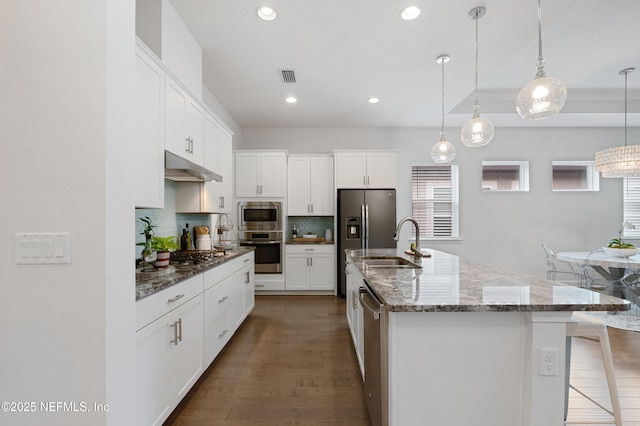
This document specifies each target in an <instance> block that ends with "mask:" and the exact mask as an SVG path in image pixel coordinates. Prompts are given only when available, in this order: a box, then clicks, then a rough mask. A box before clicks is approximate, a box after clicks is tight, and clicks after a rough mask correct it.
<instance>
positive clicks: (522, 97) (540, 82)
mask: <svg viewBox="0 0 640 426" xmlns="http://www.w3.org/2000/svg"><path fill="white" fill-rule="evenodd" d="M537 66H538V72H537V73H536V77H535V78H534V79H533V80H531V81H530V82H529V83H527V85H526V86H524V87H523V88H522V90H520V93H518V98H517V99H516V111H518V114H520V117H522V118H526V119H527V120H540V119H543V118H547V117H549V116H552V115H553V114H556V113H558V112H560V110H561V109H562V107H563V106H564V103H565V102H566V101H567V86H565V85H564V83H563V82H562V81H560V80H558V79H557V78H554V77H547V76H546V74H545V73H544V59H543V58H542V9H541V7H540V0H538V63H537Z"/></svg>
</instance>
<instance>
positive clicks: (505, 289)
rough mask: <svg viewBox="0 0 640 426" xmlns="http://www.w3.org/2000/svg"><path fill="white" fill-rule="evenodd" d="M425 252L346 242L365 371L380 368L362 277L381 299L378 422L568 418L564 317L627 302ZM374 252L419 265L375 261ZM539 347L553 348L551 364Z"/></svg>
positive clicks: (551, 423)
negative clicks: (371, 348) (372, 351)
mask: <svg viewBox="0 0 640 426" xmlns="http://www.w3.org/2000/svg"><path fill="white" fill-rule="evenodd" d="M426 252H427V253H428V254H429V255H430V257H423V258H418V259H416V258H414V257H413V256H408V255H406V254H405V253H404V252H403V251H402V250H396V249H378V250H347V259H348V262H347V317H348V320H349V324H350V328H351V332H352V336H353V339H354V346H355V348H356V352H357V355H358V360H359V361H360V363H361V370H362V371H363V374H364V372H366V371H369V369H370V368H371V367H372V366H371V365H369V366H367V359H369V357H368V356H365V352H366V351H365V347H364V346H365V344H364V341H365V340H366V339H365V333H367V330H363V323H365V322H366V316H365V320H363V312H362V311H363V310H364V308H363V307H362V305H361V304H360V303H358V301H357V299H356V298H359V292H358V287H361V286H363V285H364V284H363V281H365V282H366V284H368V287H369V288H370V289H371V291H372V292H373V293H374V295H375V296H376V298H377V299H378V300H379V301H380V302H381V304H382V306H381V308H380V332H379V334H380V342H381V346H380V347H381V350H380V360H379V361H376V362H379V363H380V364H381V366H380V368H381V372H382V373H381V375H380V382H381V388H382V392H381V396H380V399H381V402H380V404H379V405H380V406H381V407H382V412H381V414H380V417H381V421H380V424H383V425H386V424H389V425H395V426H398V425H401V426H410V425H431V424H433V425H439V426H443V425H445V426H446V425H452V426H453V425H474V426H514V425H520V426H556V425H557V426H560V425H562V424H564V421H563V419H564V409H565V405H564V404H565V382H566V379H565V371H566V368H565V354H566V343H567V338H566V323H567V322H570V321H571V318H572V314H573V312H575V311H624V310H628V309H629V304H628V302H627V301H624V300H621V299H618V298H615V297H611V296H607V295H603V294H599V293H595V292H592V291H589V290H585V289H581V288H577V287H572V286H566V285H562V284H560V283H557V282H552V281H547V280H545V279H541V278H537V277H533V276H529V275H524V274H518V273H515V272H512V271H509V270H506V269H504V268H499V267H495V266H490V265H485V264H480V263H476V262H470V261H464V260H462V259H460V258H458V257H457V256H454V255H450V254H447V253H442V252H439V251H435V250H426ZM376 257H378V258H389V257H396V258H400V259H404V263H406V262H411V263H416V264H417V265H415V266H419V267H411V265H409V267H407V265H405V266H404V267H400V266H397V265H396V266H389V267H384V266H382V265H375V266H373V265H371V264H372V263H374V262H370V261H369V260H368V258H376ZM364 315H366V312H365V313H364ZM541 351H546V353H551V354H552V356H553V359H552V364H553V365H552V368H551V369H550V370H548V371H547V370H546V369H545V368H543V367H544V363H542V362H541V356H540V352H541ZM365 358H366V359H365ZM362 364H364V367H363V365H362ZM365 378H366V379H374V377H369V375H366V377H365ZM365 388H367V385H365ZM367 393H369V391H368V390H367ZM367 397H369V398H370V399H375V395H372V396H370V395H367ZM372 417H373V416H372ZM374 423H375V422H374Z"/></svg>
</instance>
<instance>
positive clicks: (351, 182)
mask: <svg viewBox="0 0 640 426" xmlns="http://www.w3.org/2000/svg"><path fill="white" fill-rule="evenodd" d="M397 163H398V156H397V154H396V153H395V152H386V151H380V152H377V151H376V152H336V153H335V168H336V173H335V175H336V188H371V189H392V188H395V187H396V185H397V179H398V178H397V174H398V173H397V168H398V166H397Z"/></svg>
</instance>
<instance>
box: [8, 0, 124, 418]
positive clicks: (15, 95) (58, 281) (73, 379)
mask: <svg viewBox="0 0 640 426" xmlns="http://www.w3.org/2000/svg"><path fill="white" fill-rule="evenodd" d="M2 9H3V13H2V14H0V29H1V31H2V34H1V35H0V37H1V39H2V40H3V43H2V49H1V51H2V54H1V55H0V69H2V79H0V88H1V91H2V93H3V101H2V103H1V104H0V140H2V147H3V153H2V156H0V177H1V178H2V182H3V185H2V190H1V191H0V196H1V197H0V199H1V200H2V213H1V214H0V235H1V236H2V240H3V243H2V244H0V271H1V278H0V288H1V290H2V297H0V323H2V324H3V326H2V327H0V341H1V342H2V348H1V349H0V383H1V385H0V400H1V401H14V402H25V401H33V402H36V403H37V404H38V405H37V406H36V412H30V413H5V412H3V413H1V414H0V416H1V418H2V420H0V423H2V424H12V425H42V424H49V425H87V424H91V425H104V424H113V425H116V424H117V425H124V424H131V419H134V418H135V386H134V381H133V379H132V377H135V370H134V360H135V346H134V344H135V340H134V331H133V327H132V325H133V324H134V322H135V321H134V291H133V288H134V276H133V268H132V264H131V261H130V259H131V258H132V254H131V253H130V252H129V250H130V249H128V247H132V246H133V243H132V239H133V226H134V223H133V203H132V201H131V200H132V197H131V194H130V193H129V189H128V187H130V181H129V179H128V178H129V175H128V170H129V166H128V164H125V163H124V162H123V159H124V158H126V157H127V152H126V151H127V149H126V147H127V145H129V144H130V143H131V140H130V137H129V135H131V133H132V132H131V124H132V123H130V119H129V118H128V117H130V116H131V110H130V108H131V102H130V96H131V93H133V90H132V87H133V52H134V50H133V49H134V39H133V35H134V4H133V2H131V1H129V0H108V2H107V1H106V0H103V1H101V2H86V1H84V0H68V1H65V2H51V1H45V0H40V1H29V2H24V1H22V0H8V1H6V2H4V3H3V8H2ZM128 108H129V109H128ZM18 232H69V233H70V234H71V264H69V265H56V266H41V265H37V266H27V265H22V266H18V265H16V263H15V253H14V249H13V235H14V234H15V233H18ZM129 240H131V243H130V244H128V243H127V242H128V241H129ZM41 402H45V403H47V402H54V403H56V402H66V403H75V405H73V406H71V405H68V406H67V410H64V408H57V407H58V406H55V405H54V407H56V408H57V409H58V410H60V411H59V412H55V413H47V412H44V411H43V410H42V407H41V406H40V405H39V404H40V403H41ZM82 402H84V403H86V404H88V405H87V408H88V409H91V410H93V403H94V402H95V403H98V404H109V405H110V411H109V413H108V414H107V413H104V412H95V411H94V412H87V413H79V412H73V411H69V409H70V408H74V407H75V408H77V409H82V405H81V403H82Z"/></svg>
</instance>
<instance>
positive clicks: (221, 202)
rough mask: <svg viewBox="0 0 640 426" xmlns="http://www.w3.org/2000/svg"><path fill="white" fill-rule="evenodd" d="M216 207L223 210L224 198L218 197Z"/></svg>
mask: <svg viewBox="0 0 640 426" xmlns="http://www.w3.org/2000/svg"><path fill="white" fill-rule="evenodd" d="M218 207H220V208H222V209H223V208H224V196H221V197H218Z"/></svg>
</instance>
